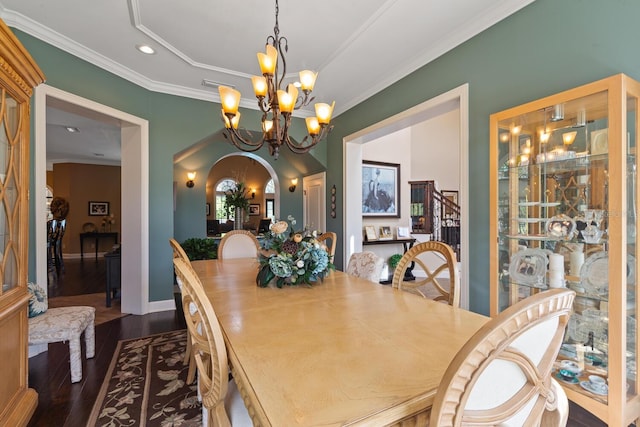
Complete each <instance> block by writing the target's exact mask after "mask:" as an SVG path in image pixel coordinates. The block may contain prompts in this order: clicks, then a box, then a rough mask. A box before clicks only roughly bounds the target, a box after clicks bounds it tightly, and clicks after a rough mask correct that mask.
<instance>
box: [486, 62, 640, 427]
mask: <svg viewBox="0 0 640 427" xmlns="http://www.w3.org/2000/svg"><path fill="white" fill-rule="evenodd" d="M639 99H640V84H639V83H638V82H636V81H634V80H632V79H630V78H628V77H627V76H625V75H622V74H619V75H615V76H612V77H609V78H606V79H603V80H600V81H597V82H594V83H590V84H587V85H584V86H580V87H577V88H574V89H571V90H567V91H565V92H562V93H558V94H556V95H552V96H548V97H546V98H543V99H540V100H537V101H532V102H530V103H527V104H524V105H521V106H517V107H514V108H510V109H508V110H505V111H502V112H499V113H495V114H493V115H491V119H490V139H491V141H490V142H491V148H490V159H491V160H490V161H491V171H492V174H491V187H490V203H491V210H490V224H491V229H490V237H491V240H490V241H491V242H493V243H492V244H491V246H490V274H491V276H490V283H491V292H490V298H491V304H490V307H491V315H492V316H495V315H496V314H497V313H499V312H501V311H502V310H504V309H505V308H506V307H508V306H510V305H512V304H514V303H515V302H517V301H519V300H520V299H522V298H525V297H527V296H529V295H532V294H535V293H537V292H540V291H541V290H544V289H547V288H549V287H560V286H567V287H569V288H571V289H574V290H575V291H576V293H577V297H576V300H575V304H574V310H573V313H572V316H571V321H570V323H569V327H568V328H567V331H566V333H565V338H564V344H563V346H562V349H561V351H560V355H559V357H558V362H557V364H556V368H559V367H560V365H561V361H562V360H566V359H571V360H573V362H575V364H577V365H578V367H579V371H580V373H579V374H578V376H577V377H575V378H569V377H562V376H560V375H559V370H558V369H556V370H554V373H553V375H554V376H555V377H556V378H558V379H559V380H560V382H561V383H562V384H563V386H564V388H565V390H566V392H567V396H568V397H569V399H571V400H572V401H574V402H575V403H577V404H579V405H580V406H582V407H584V408H586V409H587V410H589V411H590V412H592V413H593V414H594V415H596V416H597V417H599V418H600V419H602V420H603V421H604V422H606V423H607V424H609V425H618V426H622V425H629V424H630V423H632V422H633V421H634V420H635V419H637V418H639V417H640V397H639V396H638V393H639V385H640V384H639V382H638V371H637V361H638V345H639V344H640V343H638V339H637V338H638V334H637V327H636V323H637V319H638V294H637V292H636V282H637V281H638V279H637V275H638V274H639V273H640V269H639V266H638V260H639V259H640V254H639V253H638V245H637V244H636V230H637V229H638V225H639V224H638V212H637V208H638V206H637V200H638V198H639V196H640V192H639V190H638V178H637V166H638V160H637V156H636V147H637V146H638V141H639V135H638V125H639V123H640V120H639V118H640V116H639V114H640V108H639V107H640V106H639ZM589 375H598V376H601V377H602V378H605V379H606V381H607V383H608V388H607V389H605V390H599V391H598V390H594V388H593V387H591V386H590V384H589V383H584V381H587V379H588V376H589Z"/></svg>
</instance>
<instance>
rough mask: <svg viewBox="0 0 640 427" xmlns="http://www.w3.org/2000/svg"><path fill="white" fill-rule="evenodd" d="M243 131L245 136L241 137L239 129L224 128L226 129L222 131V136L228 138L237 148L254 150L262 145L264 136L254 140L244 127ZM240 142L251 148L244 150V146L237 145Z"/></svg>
mask: <svg viewBox="0 0 640 427" xmlns="http://www.w3.org/2000/svg"><path fill="white" fill-rule="evenodd" d="M244 133H245V134H246V137H243V136H242V134H241V133H240V131H238V130H237V129H226V131H225V132H224V137H225V138H227V139H228V140H230V141H231V142H232V143H233V145H235V146H236V147H237V148H239V149H241V150H244V151H256V150H258V149H260V147H262V145H263V144H264V137H263V138H261V139H260V140H259V141H254V140H253V135H252V134H251V132H249V131H248V130H246V129H244ZM241 143H242V144H245V145H247V146H249V147H252V148H251V149H249V150H245V148H244V147H242V146H241V145H239V144H241Z"/></svg>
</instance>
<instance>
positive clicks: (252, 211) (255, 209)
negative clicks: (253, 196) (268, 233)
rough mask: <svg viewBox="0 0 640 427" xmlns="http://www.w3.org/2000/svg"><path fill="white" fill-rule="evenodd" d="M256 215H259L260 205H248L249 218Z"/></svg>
mask: <svg viewBox="0 0 640 427" xmlns="http://www.w3.org/2000/svg"><path fill="white" fill-rule="evenodd" d="M257 215H260V205H259V204H255V205H253V204H251V205H249V216H257Z"/></svg>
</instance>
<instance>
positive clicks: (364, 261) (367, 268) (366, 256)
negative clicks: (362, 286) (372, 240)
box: [347, 251, 384, 283]
mask: <svg viewBox="0 0 640 427" xmlns="http://www.w3.org/2000/svg"><path fill="white" fill-rule="evenodd" d="M383 266H384V259H382V258H380V257H379V256H378V255H376V254H374V253H373V252H368V251H364V252H354V253H353V254H351V257H349V263H348V264H347V274H351V275H352V276H358V277H361V278H363V279H366V280H369V281H371V282H376V283H379V282H380V275H381V274H382V267H383Z"/></svg>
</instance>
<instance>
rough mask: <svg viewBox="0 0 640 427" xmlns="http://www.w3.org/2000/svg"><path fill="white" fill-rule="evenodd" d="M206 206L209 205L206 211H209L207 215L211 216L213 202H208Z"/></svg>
mask: <svg viewBox="0 0 640 427" xmlns="http://www.w3.org/2000/svg"><path fill="white" fill-rule="evenodd" d="M206 206H207V208H206V213H207V216H209V215H211V203H207V205H206Z"/></svg>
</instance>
